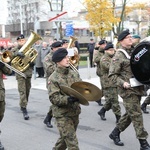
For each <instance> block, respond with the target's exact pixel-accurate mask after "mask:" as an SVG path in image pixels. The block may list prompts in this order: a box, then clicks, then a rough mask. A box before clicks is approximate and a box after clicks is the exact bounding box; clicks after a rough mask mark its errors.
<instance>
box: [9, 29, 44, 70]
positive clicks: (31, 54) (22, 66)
mask: <svg viewBox="0 0 150 150" xmlns="http://www.w3.org/2000/svg"><path fill="white" fill-rule="evenodd" d="M41 39H42V38H41V37H40V36H39V35H38V34H36V33H35V32H33V31H31V35H30V37H29V39H28V40H27V42H26V43H25V44H24V45H23V46H22V47H21V49H20V50H19V52H22V53H23V54H24V55H25V57H24V58H20V57H19V56H16V57H15V58H14V59H12V61H11V65H12V66H13V67H14V68H16V69H17V70H19V71H21V72H23V71H25V70H26V69H27V68H28V67H29V64H30V63H31V62H33V61H34V60H35V59H36V57H37V55H38V53H37V51H36V50H35V49H33V48H32V47H31V46H32V45H33V44H34V43H35V42H36V41H38V40H41Z"/></svg>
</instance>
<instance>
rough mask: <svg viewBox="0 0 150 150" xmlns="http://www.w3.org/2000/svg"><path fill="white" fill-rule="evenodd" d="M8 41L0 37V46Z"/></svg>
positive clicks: (8, 41) (8, 40) (5, 44)
mask: <svg viewBox="0 0 150 150" xmlns="http://www.w3.org/2000/svg"><path fill="white" fill-rule="evenodd" d="M8 43H10V39H3V38H0V46H7V45H8Z"/></svg>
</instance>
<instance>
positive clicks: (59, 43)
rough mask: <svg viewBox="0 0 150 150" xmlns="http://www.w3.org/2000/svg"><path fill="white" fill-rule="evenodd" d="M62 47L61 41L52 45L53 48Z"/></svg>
mask: <svg viewBox="0 0 150 150" xmlns="http://www.w3.org/2000/svg"><path fill="white" fill-rule="evenodd" d="M61 46H62V42H60V41H57V42H54V43H53V44H52V45H51V47H52V48H57V47H61Z"/></svg>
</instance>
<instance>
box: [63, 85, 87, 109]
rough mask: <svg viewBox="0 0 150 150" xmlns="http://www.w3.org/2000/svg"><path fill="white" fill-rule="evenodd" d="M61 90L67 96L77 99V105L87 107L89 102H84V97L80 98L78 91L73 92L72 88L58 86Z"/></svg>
mask: <svg viewBox="0 0 150 150" xmlns="http://www.w3.org/2000/svg"><path fill="white" fill-rule="evenodd" d="M60 88H61V90H62V91H63V92H64V93H65V94H67V95H69V96H73V97H76V98H78V99H79V103H80V104H82V105H86V106H87V105H89V102H88V101H87V100H86V98H85V97H84V96H82V95H81V94H80V93H79V92H78V91H76V90H74V89H73V88H70V87H68V86H63V85H62V86H60Z"/></svg>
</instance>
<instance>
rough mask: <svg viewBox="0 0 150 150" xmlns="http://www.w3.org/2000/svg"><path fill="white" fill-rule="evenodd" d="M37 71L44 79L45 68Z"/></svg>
mask: <svg viewBox="0 0 150 150" xmlns="http://www.w3.org/2000/svg"><path fill="white" fill-rule="evenodd" d="M36 71H37V73H38V75H39V77H44V69H43V67H40V68H37V67H36Z"/></svg>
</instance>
